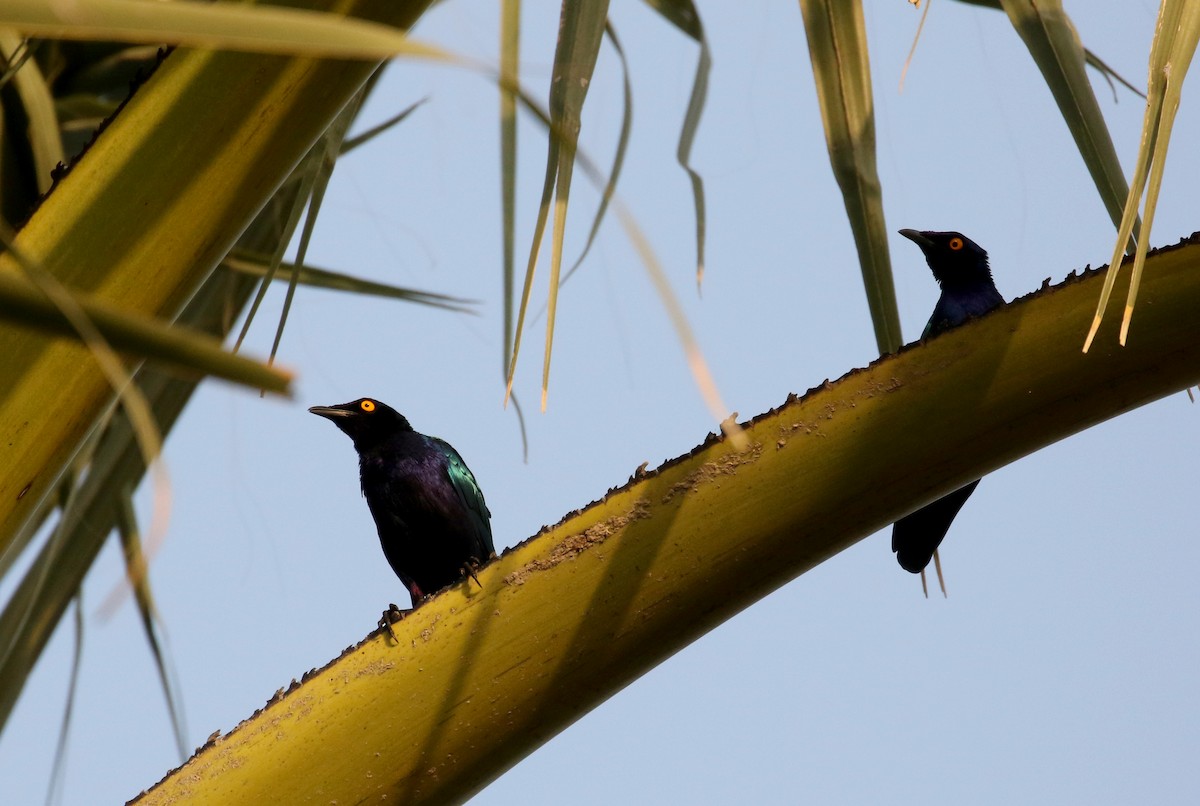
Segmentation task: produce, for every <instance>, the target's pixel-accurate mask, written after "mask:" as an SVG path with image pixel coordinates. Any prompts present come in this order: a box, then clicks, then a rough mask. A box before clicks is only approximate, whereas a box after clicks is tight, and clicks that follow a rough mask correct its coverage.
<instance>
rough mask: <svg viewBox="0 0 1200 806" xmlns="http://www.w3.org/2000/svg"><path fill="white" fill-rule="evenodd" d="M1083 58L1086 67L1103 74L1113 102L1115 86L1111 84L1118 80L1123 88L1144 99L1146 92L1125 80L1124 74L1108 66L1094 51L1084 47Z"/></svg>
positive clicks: (1115, 95) (1115, 98)
mask: <svg viewBox="0 0 1200 806" xmlns="http://www.w3.org/2000/svg"><path fill="white" fill-rule="evenodd" d="M1083 58H1084V59H1085V60H1086V61H1087V64H1088V67H1091V68H1092V69H1093V70H1095V71H1096V72H1097V73H1099V74H1100V75H1101V76H1103V77H1104V80H1105V81H1107V82H1108V86H1109V89H1111V90H1112V94H1113V103H1116V102H1117V87H1116V84H1113V81H1116V82H1118V83H1119V84H1121V85H1122V86H1123V87H1125V89H1127V90H1129V91H1130V92H1132V93H1133V94H1134V95H1136V96H1138V97H1139V98H1141V99H1142V100H1145V98H1146V93H1144V92H1142V91H1141V90H1139V89H1138V88H1137V87H1135V86H1133V85H1132V84H1130V83H1129V82H1128V81H1126V80H1125V77H1124V76H1122V75H1121V74H1120V73H1118V72H1117V71H1116V70H1114V69H1112V68H1111V67H1109V66H1108V65H1107V64H1106V63H1105V62H1104V60H1103V59H1101V58H1100V57H1099V56H1097V55H1096V54H1095V53H1092V52H1091V51H1090V50H1088V49H1087V48H1084V49H1083Z"/></svg>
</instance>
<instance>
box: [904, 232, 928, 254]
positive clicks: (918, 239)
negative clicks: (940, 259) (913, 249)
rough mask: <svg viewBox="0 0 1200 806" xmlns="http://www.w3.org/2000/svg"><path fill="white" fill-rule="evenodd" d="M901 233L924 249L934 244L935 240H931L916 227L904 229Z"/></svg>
mask: <svg viewBox="0 0 1200 806" xmlns="http://www.w3.org/2000/svg"><path fill="white" fill-rule="evenodd" d="M900 234H901V235H903V236H904V237H905V238H908V239H909V240H910V241H912V242H913V243H915V244H916V245H917V246H919V247H921V249H922V250H925V249H928V248H929V247H931V246H933V241H931V240H929V239H928V238H926V237H925V236H924V235H923V234H921V233H920V232H918V231H917V230H915V229H902V230H900Z"/></svg>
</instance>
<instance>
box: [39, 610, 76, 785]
mask: <svg viewBox="0 0 1200 806" xmlns="http://www.w3.org/2000/svg"><path fill="white" fill-rule="evenodd" d="M82 667H83V591H82V590H80V591H77V592H76V594H75V646H74V649H73V650H72V652H71V676H70V678H69V680H68V681H67V702H66V705H65V706H64V707H63V718H62V725H61V726H60V727H59V730H58V742H56V743H55V747H54V761H53V763H51V765H50V787H49V789H48V790H47V792H46V803H47V804H51V803H54V802H56V801H57V800H58V798H59V797H61V795H62V787H63V781H64V780H66V773H67V735H68V733H69V731H70V729H71V714H72V713H73V712H74V711H75V694H76V692H78V691H79V670H80V669H81V668H82Z"/></svg>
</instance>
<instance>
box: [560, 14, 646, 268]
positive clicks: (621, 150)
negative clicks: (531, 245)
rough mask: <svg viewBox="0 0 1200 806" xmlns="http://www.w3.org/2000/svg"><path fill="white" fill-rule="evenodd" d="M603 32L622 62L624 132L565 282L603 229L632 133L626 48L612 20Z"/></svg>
mask: <svg viewBox="0 0 1200 806" xmlns="http://www.w3.org/2000/svg"><path fill="white" fill-rule="evenodd" d="M604 32H605V33H606V34H607V35H608V40H609V41H610V42H612V44H613V50H615V51H616V52H617V58H618V59H619V60H620V62H621V79H622V88H623V97H624V104H623V107H622V113H621V134H620V135H619V136H618V138H617V153H616V155H615V156H614V157H613V164H612V169H611V170H610V171H609V173H608V181H607V182H606V183H605V185H604V193H603V195H601V197H600V206H599V207H598V208H597V209H596V217H595V218H594V219H592V228H591V230H589V231H588V237H587V243H585V244H584V245H583V251H582V252H580V253H579V257H578V258H577V259H576V260H575V263H574V265H572V266H571V269H570V271H568V272H567V273H566V274H565V275H563V279H562V285H566V283H567V280H570V279H571V275H572V274H574V273H575V270H576V269H578V268H579V267H580V266H581V265H582V264H583V259H584V258H585V257H587V255H588V252H590V251H591V249H592V243H593V242H594V241H595V240H596V234H597V233H598V232H600V225H601V224H602V223H603V222H604V214H605V213H606V212H607V211H608V203H609V201H611V200H612V195H613V192H614V191H615V190H616V189H617V180H618V179H619V178H620V176H621V166H622V165H624V164H625V151H626V149H627V148H628V146H629V133H630V131H631V130H632V128H633V87H632V85H631V84H630V82H629V62H628V60H626V58H625V49H624V48H622V47H621V40H620V39H618V38H617V32H616V30H614V29H613V27H612V23H611V22H608V23H606V24H605V26H604Z"/></svg>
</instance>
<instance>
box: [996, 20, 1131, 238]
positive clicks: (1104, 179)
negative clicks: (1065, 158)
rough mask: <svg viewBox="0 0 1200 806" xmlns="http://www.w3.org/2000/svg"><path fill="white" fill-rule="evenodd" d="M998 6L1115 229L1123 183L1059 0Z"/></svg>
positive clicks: (1124, 192)
mask: <svg viewBox="0 0 1200 806" xmlns="http://www.w3.org/2000/svg"><path fill="white" fill-rule="evenodd" d="M1001 5H1002V6H1003V8H1004V11H1005V13H1006V14H1008V18H1009V20H1010V21H1011V22H1012V25H1013V28H1015V29H1016V31H1017V34H1018V35H1019V36H1020V37H1021V40H1022V41H1023V42H1024V43H1025V47H1026V48H1028V49H1029V55H1030V56H1032V57H1033V60H1034V62H1035V63H1036V64H1037V66H1038V69H1039V70H1041V71H1042V77H1043V78H1045V80H1046V85H1047V86H1048V87H1049V88H1050V92H1051V94H1052V95H1053V96H1054V100H1055V102H1056V103H1057V104H1058V108H1059V111H1060V112H1061V113H1062V116H1063V120H1065V121H1066V123H1067V128H1068V129H1069V130H1070V132H1071V136H1072V137H1074V138H1075V145H1076V147H1077V148H1078V149H1079V155H1080V156H1081V157H1083V161H1084V164H1085V165H1087V169H1088V172H1089V173H1090V174H1091V176H1092V182H1093V183H1095V185H1096V190H1097V191H1098V192H1099V193H1100V200H1101V201H1102V202H1103V203H1104V207H1105V209H1106V210H1108V214H1109V217H1110V218H1111V219H1112V222H1113V225H1114V226H1117V227H1120V222H1121V215H1122V212H1123V208H1124V205H1125V197H1126V196H1128V195H1129V186H1128V185H1127V184H1126V183H1125V174H1124V173H1123V172H1122V171H1121V162H1120V160H1119V159H1117V150H1116V147H1115V146H1114V145H1113V142H1112V137H1111V135H1110V134H1109V131H1108V126H1107V124H1105V122H1104V115H1103V114H1102V113H1101V112H1100V104H1099V103H1098V102H1097V101H1096V94H1095V92H1094V91H1093V90H1092V84H1091V82H1090V81H1088V78H1087V74H1086V72H1085V70H1084V67H1085V65H1086V60H1085V58H1084V54H1083V45H1082V43H1081V42H1080V41H1079V34H1078V33H1077V32H1076V30H1075V26H1074V25H1073V24H1072V23H1071V19H1070V17H1068V16H1067V13H1066V11H1064V10H1063V7H1062V3H1061V2H1060V0H1037V2H1034V0H1001Z"/></svg>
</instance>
